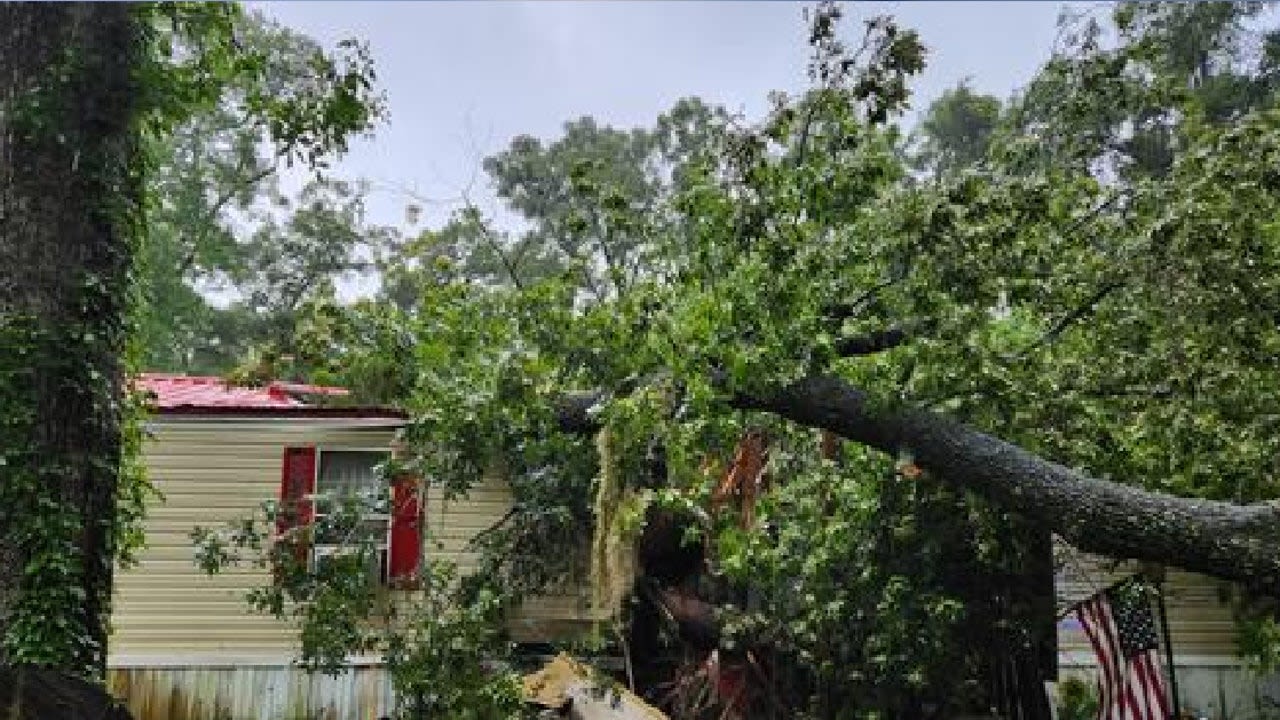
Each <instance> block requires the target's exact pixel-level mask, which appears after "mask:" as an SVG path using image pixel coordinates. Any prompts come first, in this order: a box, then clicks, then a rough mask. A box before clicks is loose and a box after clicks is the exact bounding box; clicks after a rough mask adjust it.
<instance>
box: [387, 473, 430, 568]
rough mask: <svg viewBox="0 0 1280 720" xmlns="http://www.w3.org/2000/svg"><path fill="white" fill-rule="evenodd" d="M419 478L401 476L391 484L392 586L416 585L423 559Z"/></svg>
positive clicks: (389, 561) (390, 559)
mask: <svg viewBox="0 0 1280 720" xmlns="http://www.w3.org/2000/svg"><path fill="white" fill-rule="evenodd" d="M420 486H421V483H419V482H418V479H417V478H415V477H413V476H411V475H401V476H400V477H398V478H396V479H395V480H393V481H392V483H391V488H392V490H391V492H392V495H391V550H390V553H389V554H390V558H388V560H387V575H388V576H389V577H390V579H391V582H392V584H393V585H399V586H401V587H403V586H406V585H413V584H414V582H415V581H416V579H417V572H418V563H419V562H421V561H422V489H421V487H420Z"/></svg>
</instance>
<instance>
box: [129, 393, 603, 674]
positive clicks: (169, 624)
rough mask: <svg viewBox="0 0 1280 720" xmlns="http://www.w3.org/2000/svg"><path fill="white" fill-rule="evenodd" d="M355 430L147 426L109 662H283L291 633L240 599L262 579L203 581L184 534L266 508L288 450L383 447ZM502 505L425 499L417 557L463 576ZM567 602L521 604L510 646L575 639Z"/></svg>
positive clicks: (574, 606)
mask: <svg viewBox="0 0 1280 720" xmlns="http://www.w3.org/2000/svg"><path fill="white" fill-rule="evenodd" d="M358 422H360V421H336V420H303V419H298V420H294V419H280V418H275V419H270V420H266V419H261V420H229V419H228V420H224V419H209V420H187V419H182V420H167V419H164V418H161V420H160V421H157V422H154V423H152V424H151V426H150V429H151V432H152V436H151V438H150V439H149V440H148V442H147V443H146V445H145V446H144V450H143V452H144V459H145V462H146V465H147V468H148V472H149V473H150V477H151V480H152V482H153V483H154V484H155V486H156V489H157V490H158V491H159V492H160V493H161V494H162V498H161V499H158V500H156V501H154V502H153V504H152V506H151V507H150V510H149V515H148V517H147V520H146V528H147V535H146V539H147V547H146V548H145V549H144V550H143V551H142V553H141V554H140V562H139V563H138V565H137V566H135V567H131V568H127V569H122V570H120V571H119V572H118V574H117V576H116V594H115V604H114V607H113V614H112V617H111V627H112V630H113V634H112V636H111V658H110V663H111V664H112V665H115V666H134V667H146V666H153V665H172V664H175V663H186V664H191V665H201V664H209V663H216V664H226V663H232V664H235V663H254V662H272V663H276V662H285V661H287V660H288V659H289V658H290V657H291V656H292V654H293V652H294V650H295V647H296V643H295V636H296V635H295V633H294V631H293V630H292V629H291V628H290V627H289V626H288V625H286V624H285V623H282V622H280V621H277V620H275V619H273V618H270V617H265V616H262V615H257V614H253V613H250V612H249V611H248V608H247V606H246V604H245V600H244V596H245V592H246V591H248V590H249V589H251V588H253V587H255V586H259V585H261V584H262V583H263V582H264V581H266V580H267V571H265V570H262V569H251V568H239V569H229V570H226V571H224V572H222V573H220V574H217V575H214V576H208V575H206V574H204V573H203V572H202V571H200V569H199V568H197V567H196V566H195V564H194V562H193V557H194V546H193V544H192V540H191V531H192V530H193V529H194V528H195V527H196V526H197V525H202V526H206V527H217V526H221V525H222V524H224V523H226V522H227V521H231V520H235V519H237V518H241V517H245V516H247V515H250V514H253V513H254V512H255V511H256V510H258V508H259V507H260V505H261V503H262V502H263V501H266V500H270V499H273V498H276V497H277V496H278V493H279V485H280V472H281V460H282V455H283V449H284V448H285V447H287V446H307V445H315V446H317V447H319V448H320V449H321V451H322V452H323V450H324V449H325V448H330V449H384V448H387V447H388V446H389V444H390V442H391V440H392V437H393V434H394V428H392V427H386V426H385V425H384V426H382V427H357V426H354V425H355V424H356V423H358ZM510 503H511V497H510V493H509V490H508V489H507V488H506V486H505V484H504V483H502V482H501V481H499V480H491V481H487V482H486V483H484V484H482V485H481V486H478V487H476V488H473V489H472V491H471V492H470V493H468V495H467V496H466V497H465V498H461V499H455V500H452V501H448V502H446V501H445V500H444V498H443V496H442V495H441V493H440V491H439V490H438V489H437V488H432V489H430V490H429V492H428V494H427V505H426V522H427V533H426V548H425V556H426V557H429V558H444V559H448V560H454V561H457V562H459V563H460V565H461V566H462V567H463V569H464V570H465V569H469V568H472V567H474V563H475V558H474V557H473V556H472V555H471V554H470V553H468V552H467V549H466V545H467V542H468V541H469V540H470V539H471V538H472V537H473V536H474V535H475V533H477V532H480V531H482V530H484V529H485V528H488V527H490V526H491V525H492V524H493V523H494V522H496V521H497V520H498V519H500V518H501V517H502V516H503V515H504V514H505V513H506V512H507V510H508V508H509V507H510ZM436 541H438V542H439V545H437V544H436ZM573 595H575V594H573V593H571V594H570V596H566V597H552V598H546V599H538V600H533V601H530V602H529V603H527V604H526V607H525V608H522V609H521V610H520V611H519V612H517V613H516V615H515V617H513V618H512V632H513V635H514V636H515V637H516V639H518V640H526V641H532V640H547V639H551V638H550V636H549V635H548V634H549V633H551V634H556V635H560V634H563V633H565V632H569V631H573V630H577V629H580V628H581V627H583V624H582V619H583V618H584V617H585V614H584V611H585V605H584V604H583V603H582V602H581V601H578V600H576V599H575V597H572V596H573ZM576 595H581V593H577V594H576Z"/></svg>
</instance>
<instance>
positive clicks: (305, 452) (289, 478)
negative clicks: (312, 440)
mask: <svg viewBox="0 0 1280 720" xmlns="http://www.w3.org/2000/svg"><path fill="white" fill-rule="evenodd" d="M315 491H316V449H315V448H314V447H287V448H285V449H284V462H283V463H282V465H281V470H280V511H279V513H278V514H277V515H276V532H277V533H279V534H281V535H283V534H284V533H286V532H288V531H289V530H292V529H294V528H297V527H302V526H304V525H308V524H310V523H311V521H312V520H314V519H315V508H314V507H313V505H312V502H311V500H310V499H308V497H307V496H309V495H312V494H314V493H315ZM294 552H295V553H296V554H297V557H298V560H299V561H300V562H301V561H305V560H306V557H307V546H306V544H305V543H301V542H300V543H298V544H297V545H296V546H295V548H294Z"/></svg>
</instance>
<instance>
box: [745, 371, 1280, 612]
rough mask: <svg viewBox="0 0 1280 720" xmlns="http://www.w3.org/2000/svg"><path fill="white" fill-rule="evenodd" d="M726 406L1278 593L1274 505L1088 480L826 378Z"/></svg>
mask: <svg viewBox="0 0 1280 720" xmlns="http://www.w3.org/2000/svg"><path fill="white" fill-rule="evenodd" d="M734 404H735V405H736V406H737V407H740V408H744V409H752V410H763V411H767V412H772V413H776V414H778V415H780V416H782V417H785V418H788V419H790V420H792V421H795V422H797V423H800V424H802V425H808V426H811V427H816V428H823V429H826V430H830V431H832V432H834V433H837V434H839V435H841V436H842V437H845V438H848V439H850V440H853V441H856V442H859V443H863V444H865V445H867V446H870V447H873V448H877V449H880V450H883V451H885V452H889V453H909V454H910V456H911V458H912V460H913V462H914V463H915V464H916V465H918V466H920V467H922V468H924V469H926V470H929V471H932V472H935V473H937V474H938V476H939V477H941V478H943V479H944V480H946V481H947V482H953V483H957V484H959V485H961V486H963V487H967V488H970V489H972V490H974V491H975V492H978V493H981V494H982V495H984V496H986V497H989V498H991V499H992V500H995V501H996V502H999V503H1001V504H1003V505H1004V506H1005V507H1007V508H1009V509H1010V510H1014V511H1017V512H1019V513H1021V514H1023V515H1024V516H1025V517H1027V518H1029V519H1031V520H1033V521H1035V522H1037V523H1040V525H1041V526H1042V527H1044V528H1047V529H1049V530H1051V531H1053V532H1054V533H1056V534H1058V535H1059V536H1061V537H1062V538H1063V539H1064V540H1066V541H1067V542H1069V543H1070V544H1072V545H1073V546H1075V547H1077V548H1079V549H1081V550H1085V551H1088V552H1095V553H1100V554H1103V555H1110V556H1113V557H1117V558H1132V559H1136V560H1145V561H1150V562H1156V563H1163V564H1167V565H1172V566H1175V567H1180V568H1183V569H1186V570H1191V571H1194V572H1200V573H1204V574H1206V575H1212V576H1215V577H1219V578H1223V579H1227V580H1235V581H1238V582H1240V583H1243V584H1245V585H1247V586H1249V587H1251V588H1253V589H1255V590H1258V591H1262V592H1266V593H1268V594H1271V595H1275V596H1280V507H1277V506H1274V505H1271V504H1261V505H1233V504H1230V503H1223V502H1215V501H1210V500H1192V499H1186V498H1180V497H1175V496H1172V495H1166V494H1161V493H1154V492H1148V491H1145V490H1141V489H1138V488H1136V487H1132V486H1129V485H1121V484H1119V483H1114V482H1108V481H1106V480H1099V479H1096V478H1091V477H1088V476H1086V475H1084V474H1082V473H1079V472H1077V471H1075V470H1072V469H1070V468H1067V467H1064V466H1062V465H1059V464H1057V463H1054V462H1050V461H1048V460H1045V459H1044V458H1041V457H1037V456H1036V455H1033V454H1031V453H1029V452H1027V451H1026V450H1023V449H1022V448H1019V447H1017V446H1015V445H1012V444H1010V443H1007V442H1004V441H1002V440H999V439H997V438H994V437H992V436H990V435H987V434H985V433H981V432H978V431H977V430H974V429H972V428H969V427H965V426H964V425H961V424H959V423H957V422H954V421H952V420H949V419H947V418H945V417H943V416H941V415H937V414H934V413H929V412H922V411H917V410H909V409H906V410H904V409H894V410H880V411H877V410H875V409H873V408H872V407H871V406H870V405H869V404H868V402H867V398H866V395H865V394H864V393H863V392H861V391H859V390H858V389H857V388H854V387H852V386H850V385H849V384H848V383H846V382H843V381H841V380H839V379H836V378H831V377H815V378H809V379H806V380H802V381H799V382H797V383H794V384H792V385H790V386H788V387H786V388H783V389H780V390H778V391H776V392H773V393H771V394H765V395H760V396H757V397H740V398H737V399H735V401H734Z"/></svg>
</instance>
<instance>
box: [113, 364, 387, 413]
mask: <svg viewBox="0 0 1280 720" xmlns="http://www.w3.org/2000/svg"><path fill="white" fill-rule="evenodd" d="M138 385H139V386H140V387H142V388H143V389H144V390H146V391H148V392H149V393H150V394H151V395H152V406H153V407H154V408H155V409H156V411H158V412H160V413H165V414H168V413H181V414H204V413H210V414H218V415H226V414H249V415H264V414H265V415H275V414H288V415H316V416H324V417H403V416H404V414H403V413H401V412H399V411H397V410H393V409H390V408H367V407H366V408H357V407H333V406H324V405H312V404H309V403H308V402H307V401H306V397H308V396H313V397H314V396H325V397H334V396H344V395H348V394H350V393H349V392H348V391H347V390H346V389H345V388H340V387H331V386H326V385H305V384H301V383H287V382H279V381H277V382H272V383H269V384H267V385H265V386H262V387H245V386H241V385H233V384H231V383H228V382H227V380H226V379H224V378H220V377H210V376H199V375H168V374H163V373H143V374H142V375H140V376H139V377H138Z"/></svg>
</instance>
